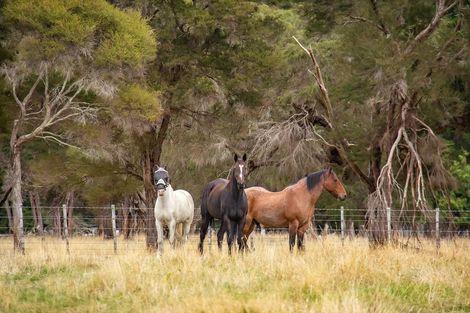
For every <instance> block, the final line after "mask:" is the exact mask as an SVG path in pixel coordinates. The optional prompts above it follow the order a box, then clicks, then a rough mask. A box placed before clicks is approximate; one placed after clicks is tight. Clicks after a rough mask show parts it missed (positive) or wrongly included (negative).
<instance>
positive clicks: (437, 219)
mask: <svg viewBox="0 0 470 313" xmlns="http://www.w3.org/2000/svg"><path fill="white" fill-rule="evenodd" d="M440 247H441V234H440V232H439V207H437V208H436V249H437V252H439V248H440Z"/></svg>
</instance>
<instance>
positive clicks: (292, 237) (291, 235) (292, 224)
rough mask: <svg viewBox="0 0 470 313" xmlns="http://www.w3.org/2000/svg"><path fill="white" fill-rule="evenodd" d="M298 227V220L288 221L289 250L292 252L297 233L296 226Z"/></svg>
mask: <svg viewBox="0 0 470 313" xmlns="http://www.w3.org/2000/svg"><path fill="white" fill-rule="evenodd" d="M298 227H299V221H298V220H293V221H292V222H290V223H289V250H290V252H292V250H293V249H294V246H295V235H296V234H297V228H298Z"/></svg>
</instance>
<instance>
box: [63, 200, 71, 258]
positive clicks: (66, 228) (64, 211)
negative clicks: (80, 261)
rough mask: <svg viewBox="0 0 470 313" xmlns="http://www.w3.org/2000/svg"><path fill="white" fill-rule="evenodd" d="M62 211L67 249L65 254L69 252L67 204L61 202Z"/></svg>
mask: <svg viewBox="0 0 470 313" xmlns="http://www.w3.org/2000/svg"><path fill="white" fill-rule="evenodd" d="M62 213H63V215H64V239H65V248H66V250H67V254H70V248H69V228H68V226H67V205H66V204H62Z"/></svg>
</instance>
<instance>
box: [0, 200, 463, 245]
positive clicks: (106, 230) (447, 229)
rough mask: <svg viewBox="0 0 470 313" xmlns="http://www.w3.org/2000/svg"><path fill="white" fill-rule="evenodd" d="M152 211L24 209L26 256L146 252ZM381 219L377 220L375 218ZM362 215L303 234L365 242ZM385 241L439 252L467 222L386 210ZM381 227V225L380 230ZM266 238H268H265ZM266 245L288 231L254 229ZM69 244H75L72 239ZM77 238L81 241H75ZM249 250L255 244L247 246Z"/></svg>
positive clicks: (7, 220) (8, 217) (1, 228)
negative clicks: (36, 252)
mask: <svg viewBox="0 0 470 313" xmlns="http://www.w3.org/2000/svg"><path fill="white" fill-rule="evenodd" d="M153 210H154V209H153V208H136V207H123V206H119V207H116V206H114V205H111V206H106V207H79V206H77V207H67V206H65V205H62V206H41V207H36V208H31V207H24V208H23V217H22V219H21V222H22V223H21V224H22V225H23V231H24V233H25V239H26V240H25V244H26V251H28V250H33V249H39V248H40V249H43V250H45V249H54V248H55V249H64V250H65V251H66V252H67V253H70V252H71V251H73V253H80V254H122V253H128V252H132V251H147V250H148V249H147V239H146V234H148V233H151V232H153V231H154V229H155V226H154V225H155V222H154V218H153V214H152V213H153ZM13 213H14V212H13V211H12V209H11V208H9V207H0V254H7V253H11V252H12V251H13V250H14V244H13V242H14V230H15V227H14V225H16V224H15V223H16V221H15V217H14V214H13ZM374 218H377V219H380V216H377V217H374ZM370 220H371V218H370V217H369V216H367V215H366V212H365V211H361V210H356V209H354V210H352V209H349V210H348V209H345V208H344V207H339V208H317V209H316V211H315V218H314V219H313V220H312V223H311V225H310V227H309V229H308V230H307V232H306V233H307V237H311V238H317V239H318V238H322V237H324V236H329V235H336V236H338V237H340V238H341V240H342V241H343V244H344V242H345V240H346V239H354V238H360V237H364V238H368V237H369V236H370V234H371V233H372V232H374V231H377V229H374V227H376V225H372V224H370ZM382 220H383V222H384V223H385V224H386V225H385V230H384V231H385V236H386V239H387V241H389V242H398V241H400V240H401V241H402V242H408V241H409V240H410V239H411V238H415V239H417V240H418V241H419V240H420V238H427V239H430V240H433V241H435V243H436V248H437V249H439V247H440V242H441V240H446V239H452V238H456V237H463V238H470V223H469V219H468V216H454V215H452V214H450V213H449V212H447V211H443V212H441V210H440V209H439V208H436V209H433V210H429V211H428V212H417V211H414V210H407V209H405V210H400V209H387V212H386V214H385V217H384V218H383V217H382ZM199 222H200V213H199V210H198V209H196V212H195V218H194V221H193V224H192V227H191V233H192V235H191V236H190V243H191V244H193V243H194V244H195V245H196V243H197V242H198V240H199V236H198V235H197V234H198V230H199ZM211 226H212V227H211V229H210V230H209V232H208V236H207V238H206V241H205V244H206V245H208V248H209V249H211V247H212V246H215V245H216V236H215V234H214V233H215V231H216V230H217V229H218V226H219V223H218V222H215V223H214V224H213V225H211ZM382 226H383V225H382ZM265 236H266V237H265ZM253 237H256V238H257V240H261V239H262V238H264V239H263V243H265V244H273V245H277V244H283V245H286V246H287V241H288V237H289V234H288V228H287V227H284V228H264V227H263V225H257V227H256V228H255V232H254V236H251V238H253ZM72 238H73V239H72ZM77 238H80V240H77ZM250 244H251V245H252V246H253V239H252V241H251V242H249V245H250Z"/></svg>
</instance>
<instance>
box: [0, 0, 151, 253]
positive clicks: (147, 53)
mask: <svg viewBox="0 0 470 313" xmlns="http://www.w3.org/2000/svg"><path fill="white" fill-rule="evenodd" d="M3 13H4V16H5V19H6V20H7V23H9V26H10V29H11V34H10V38H9V40H8V42H9V44H10V46H11V47H12V48H13V47H14V48H15V49H17V50H18V54H17V55H16V56H15V58H14V59H13V60H12V61H10V62H8V63H6V64H4V65H3V68H2V72H3V74H4V77H5V79H6V81H7V82H8V84H9V85H10V87H11V93H12V96H13V99H14V101H15V103H16V105H17V107H18V114H17V117H16V119H15V120H14V122H13V127H12V131H11V137H10V138H11V139H10V154H11V155H10V163H9V173H8V176H9V178H8V183H7V184H8V185H9V186H11V188H12V193H11V196H10V198H11V200H12V203H13V212H14V214H13V215H14V230H15V231H14V238H15V240H14V245H15V248H16V249H18V250H19V251H21V252H24V242H23V225H22V223H23V218H22V202H23V200H22V189H21V179H22V169H21V151H22V149H23V147H24V145H25V144H27V143H28V142H30V141H32V140H34V139H45V140H51V141H54V142H57V143H59V144H61V145H66V146H70V144H69V143H67V139H66V134H64V133H61V132H60V128H59V126H60V125H61V124H63V122H64V121H68V120H75V121H77V122H85V121H87V120H89V119H90V118H93V117H94V116H95V114H96V110H97V107H96V106H95V105H93V104H92V102H93V101H94V100H95V97H96V96H100V97H102V98H103V99H106V98H110V97H112V96H113V94H114V91H115V89H116V88H117V85H116V83H117V81H116V80H115V79H114V77H112V76H111V75H110V74H111V73H113V72H115V73H120V74H121V76H124V75H123V71H130V72H132V73H133V74H134V75H136V74H138V73H139V72H142V71H143V69H144V67H145V65H146V63H147V62H148V61H150V60H151V59H153V58H154V54H155V46H156V44H155V39H154V36H153V33H152V31H151V29H150V28H149V27H148V26H147V24H146V23H145V21H144V20H143V19H142V18H141V17H140V15H139V14H138V13H137V12H134V11H126V12H124V11H120V10H118V9H116V8H114V7H113V6H111V5H109V4H107V3H106V2H105V1H67V2H62V1H57V0H43V1H39V2H37V3H31V2H30V1H9V2H8V3H7V4H6V6H5V7H4V9H3Z"/></svg>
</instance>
